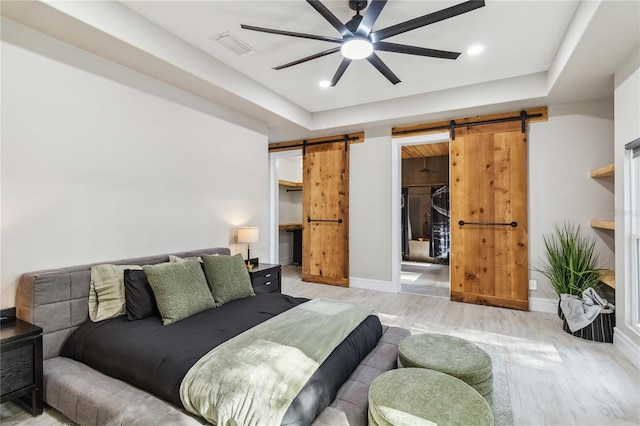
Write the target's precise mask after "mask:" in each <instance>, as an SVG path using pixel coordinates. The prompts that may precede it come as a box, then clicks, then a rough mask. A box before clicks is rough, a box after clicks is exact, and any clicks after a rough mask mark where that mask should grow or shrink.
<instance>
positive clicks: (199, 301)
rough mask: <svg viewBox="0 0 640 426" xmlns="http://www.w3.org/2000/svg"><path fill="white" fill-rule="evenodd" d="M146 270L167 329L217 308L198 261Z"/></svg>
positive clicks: (164, 264) (166, 264) (147, 268)
mask: <svg viewBox="0 0 640 426" xmlns="http://www.w3.org/2000/svg"><path fill="white" fill-rule="evenodd" d="M142 269H144V273H145V274H147V278H148V279H149V285H150V286H151V289H152V290H153V294H154V296H155V298H156V303H157V305H158V310H159V311H160V315H162V323H163V324H164V325H169V324H173V323H174V322H176V321H180V320H183V319H185V318H187V317H190V316H191V315H194V314H197V313H198V312H202V311H204V310H206V309H210V308H214V307H215V306H216V305H215V302H214V300H213V296H212V295H211V292H210V291H209V287H208V286H207V280H206V279H205V276H204V272H202V267H201V266H200V262H198V261H197V260H185V261H184V262H178V263H163V264H159V265H145V266H143V267H142Z"/></svg>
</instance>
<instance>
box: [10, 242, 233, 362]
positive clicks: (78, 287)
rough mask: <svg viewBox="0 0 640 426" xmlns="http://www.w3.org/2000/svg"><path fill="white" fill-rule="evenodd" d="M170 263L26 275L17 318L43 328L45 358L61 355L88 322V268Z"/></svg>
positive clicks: (155, 259) (137, 261) (156, 259)
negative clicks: (70, 340) (73, 335)
mask: <svg viewBox="0 0 640 426" xmlns="http://www.w3.org/2000/svg"><path fill="white" fill-rule="evenodd" d="M215 253H218V254H230V252H229V249H228V248H209V249H202V250H194V251H187V252H180V253H170V254H173V255H175V256H179V257H189V256H201V255H203V254H215ZM167 261H169V254H163V255H158V256H149V257H139V258H133V259H122V260H116V261H108V262H96V263H92V264H89V265H81V266H71V267H67V268H59V269H48V270H44V271H36V272H28V273H26V274H24V275H22V277H21V278H20V283H19V284H18V294H17V300H16V313H17V316H18V318H20V319H21V320H24V321H28V322H30V323H32V324H35V325H37V326H39V327H42V329H43V339H42V344H43V350H44V359H48V358H53V357H55V356H58V355H59V354H60V349H61V348H62V345H63V344H64V342H65V340H66V339H67V337H68V336H69V335H70V334H71V333H72V332H73V331H74V330H75V329H76V328H78V326H79V325H80V324H82V323H83V322H85V321H87V320H88V319H89V285H90V283H91V266H93V265H99V264H102V263H112V264H128V265H152V264H155V263H162V262H167Z"/></svg>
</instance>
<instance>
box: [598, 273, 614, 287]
mask: <svg viewBox="0 0 640 426" xmlns="http://www.w3.org/2000/svg"><path fill="white" fill-rule="evenodd" d="M600 281H602V282H603V283H605V284H606V285H608V286H609V287H611V288H616V271H614V270H613V269H603V270H602V271H600Z"/></svg>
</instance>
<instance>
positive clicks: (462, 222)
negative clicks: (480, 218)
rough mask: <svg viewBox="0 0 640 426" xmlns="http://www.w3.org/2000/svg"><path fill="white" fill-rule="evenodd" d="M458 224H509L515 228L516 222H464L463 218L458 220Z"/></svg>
mask: <svg viewBox="0 0 640 426" xmlns="http://www.w3.org/2000/svg"><path fill="white" fill-rule="evenodd" d="M458 225H460V226H464V225H486V226H511V227H512V228H515V227H516V226H518V222H510V223H499V222H465V221H464V220H461V221H459V222H458Z"/></svg>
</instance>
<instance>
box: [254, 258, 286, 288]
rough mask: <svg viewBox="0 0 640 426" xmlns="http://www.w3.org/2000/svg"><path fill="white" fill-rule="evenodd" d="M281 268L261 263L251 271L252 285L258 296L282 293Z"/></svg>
mask: <svg viewBox="0 0 640 426" xmlns="http://www.w3.org/2000/svg"><path fill="white" fill-rule="evenodd" d="M280 272H281V267H280V265H273V264H269V263H259V264H258V266H254V267H253V269H252V270H250V271H249V277H251V285H253V291H254V293H256V294H260V293H274V292H278V293H281V290H280V289H281V285H280V283H281V277H280Z"/></svg>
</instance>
